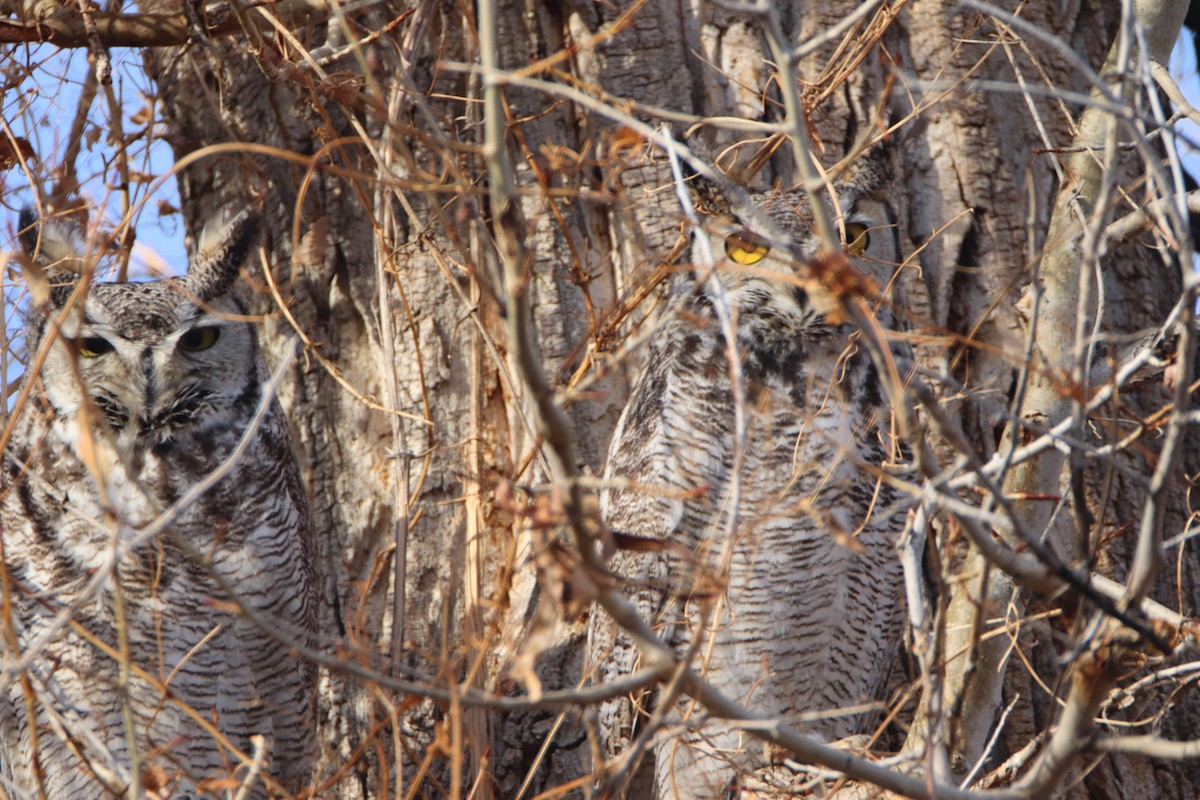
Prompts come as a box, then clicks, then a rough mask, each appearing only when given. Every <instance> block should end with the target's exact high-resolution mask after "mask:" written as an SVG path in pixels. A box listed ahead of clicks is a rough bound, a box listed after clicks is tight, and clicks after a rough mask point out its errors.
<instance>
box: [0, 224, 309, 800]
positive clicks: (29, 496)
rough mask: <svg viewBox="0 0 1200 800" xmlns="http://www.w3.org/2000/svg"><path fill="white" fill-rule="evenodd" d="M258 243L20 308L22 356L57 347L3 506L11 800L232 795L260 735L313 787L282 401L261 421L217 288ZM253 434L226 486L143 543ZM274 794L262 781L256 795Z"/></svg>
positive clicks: (254, 359)
mask: <svg viewBox="0 0 1200 800" xmlns="http://www.w3.org/2000/svg"><path fill="white" fill-rule="evenodd" d="M238 222H239V223H240V224H242V225H243V226H245V224H246V223H247V220H245V219H241V218H239V221H238ZM250 222H253V220H250ZM249 235H250V232H248V231H245V230H237V229H235V228H234V227H233V226H231V228H230V230H229V231H228V232H227V235H226V238H227V239H229V241H228V245H229V248H228V250H227V251H223V252H221V253H219V254H218V256H219V257H217V258H215V259H214V260H212V261H211V263H204V264H200V265H197V264H193V268H192V271H191V274H189V275H188V276H187V277H183V278H176V279H170V280H164V281H156V282H151V283H144V284H103V283H98V284H94V285H92V286H90V287H87V292H86V295H85V296H84V297H83V298H82V299H81V300H80V301H78V302H76V303H75V306H74V308H73V310H69V311H67V312H66V313H65V314H64V307H65V306H64V302H65V298H66V296H67V295H68V294H69V293H70V291H71V290H73V289H74V288H75V285H73V284H68V285H67V286H66V287H60V288H61V291H60V290H56V291H55V292H54V293H53V294H52V297H51V299H50V300H49V302H48V303H46V304H45V305H44V306H43V307H41V308H37V309H34V310H33V311H32V312H31V314H30V320H29V330H28V333H27V337H28V339H27V341H28V343H29V350H30V352H31V353H32V352H36V349H37V348H38V347H39V346H40V345H42V344H43V342H47V340H49V341H48V349H47V350H46V360H45V363H44V365H43V367H42V369H41V370H40V372H39V373H38V374H37V375H32V374H30V375H29V376H28V377H27V379H28V380H33V381H35V382H36V383H35V390H34V392H33V393H32V395H31V400H30V402H29V403H27V404H26V405H25V407H24V408H23V409H21V410H20V411H19V417H18V419H17V420H16V425H15V428H14V432H13V435H12V438H11V440H10V442H9V444H8V446H7V448H6V449H5V451H4V462H3V474H4V487H3V497H2V499H0V521H2V523H3V544H4V564H5V567H6V569H7V578H8V580H7V585H6V587H5V592H6V598H5V599H6V601H7V602H8V604H9V605H10V607H11V610H12V613H11V618H10V619H9V620H5V621H4V622H5V625H4V628H5V630H4V636H3V640H2V642H0V647H2V648H3V658H4V664H5V667H6V670H5V672H4V673H3V685H2V686H0V689H2V691H0V776H2V777H3V781H4V788H5V789H6V791H7V792H8V793H9V796H15V797H35V796H39V795H40V794H43V793H44V795H45V796H46V797H48V798H51V800H55V799H57V798H78V797H100V796H109V795H120V794H123V793H125V792H126V791H127V789H128V786H129V783H130V782H131V781H134V780H137V781H139V782H140V783H141V784H142V785H143V787H145V791H146V793H147V794H148V795H149V796H151V797H176V798H177V797H193V796H200V795H201V794H205V793H206V791H213V790H220V791H221V792H222V793H224V791H225V790H228V789H231V788H232V789H234V790H236V788H237V786H238V782H240V781H241V780H242V779H244V778H245V776H246V774H247V771H248V760H249V758H250V757H251V756H252V754H253V749H254V747H253V744H252V738H251V737H254V736H262V737H263V739H264V742H265V748H266V749H265V754H266V757H267V762H266V769H265V772H266V773H269V774H270V775H271V776H272V777H274V778H275V779H276V780H278V781H279V782H281V783H282V784H283V785H284V786H285V787H288V788H289V789H291V790H296V789H299V788H301V787H302V786H303V785H304V784H305V783H306V782H307V780H308V777H309V771H310V764H311V757H312V755H313V754H312V753H311V752H310V749H311V746H312V741H313V735H312V729H313V727H312V726H313V715H312V710H311V703H312V695H313V686H314V679H315V674H314V670H313V668H312V666H311V665H310V664H307V663H304V662H303V661H302V660H301V659H299V658H298V657H297V656H296V655H295V654H294V653H289V650H288V647H287V646H286V645H285V644H283V643H281V642H280V641H279V638H283V639H284V640H285V641H286V640H290V641H295V642H299V643H302V644H309V643H310V637H311V635H312V631H313V629H314V625H315V620H316V610H317V609H316V595H315V593H314V587H315V585H316V580H315V576H314V555H313V550H314V548H313V541H312V532H311V529H310V524H309V512H308V505H307V499H306V495H305V490H304V486H303V483H302V480H301V477H300V472H299V469H298V466H297V463H296V461H295V458H294V456H293V454H292V451H291V447H290V442H289V435H288V429H287V424H286V420H285V419H284V417H283V414H282V411H281V409H280V408H279V406H278V405H277V404H276V403H275V402H274V401H272V402H271V403H270V406H269V408H268V409H267V410H266V413H265V415H264V416H263V417H262V418H261V421H260V424H258V425H257V426H256V427H254V426H252V425H251V422H252V420H253V418H254V416H255V413H256V410H257V409H258V408H259V405H260V402H261V400H262V397H263V386H264V384H265V382H266V381H267V378H268V376H267V374H266V370H265V367H264V364H263V361H262V357H261V354H260V351H259V347H258V344H257V342H256V340H255V335H254V330H253V328H252V326H251V325H250V324H249V323H248V322H246V321H244V320H245V315H246V309H245V307H244V306H243V305H242V304H241V302H240V301H239V300H238V299H237V298H236V297H234V296H233V295H232V294H229V293H228V289H229V284H230V283H231V282H232V279H231V278H230V279H229V280H224V279H221V280H217V279H215V278H214V276H213V275H212V274H205V273H212V272H214V271H224V272H226V273H228V272H229V271H232V273H233V277H236V270H237V268H238V266H240V263H241V259H242V258H243V257H244V253H245V250H246V247H247V244H246V241H244V239H245V237H247V236H249ZM198 267H199V268H198ZM201 281H203V283H201ZM205 286H215V287H217V288H216V291H217V292H218V293H217V294H208V293H207V290H205V289H204V288H203V287H205ZM198 289H199V290H201V292H203V293H201V292H198V291H197V290H198ZM238 317H241V319H238ZM244 436H245V437H248V440H249V441H248V443H247V447H246V449H245V451H244V452H243V453H242V454H241V455H240V457H239V458H238V459H237V460H236V461H235V462H233V463H232V466H231V469H230V471H229V472H228V473H227V474H226V475H225V476H224V477H222V478H221V479H220V480H218V481H216V483H215V484H214V485H213V486H212V487H211V488H210V489H208V490H207V491H206V492H204V493H203V494H201V495H200V496H199V498H198V499H197V500H195V502H193V503H191V504H184V505H181V506H178V507H177V508H176V509H175V511H176V512H177V516H176V517H175V518H174V519H173V521H172V522H171V523H170V524H169V525H167V526H166V527H165V529H163V530H162V531H160V532H158V533H157V534H154V531H153V530H150V531H149V533H150V534H151V535H148V536H147V535H146V534H147V529H148V528H150V526H152V525H155V524H156V523H157V521H158V520H159V519H160V515H161V514H162V513H163V512H164V511H165V510H167V509H171V508H172V506H173V504H176V503H178V502H179V501H180V500H181V498H184V497H185V495H187V494H188V492H189V491H190V490H191V489H192V488H193V487H194V486H195V485H196V484H197V483H198V482H200V481H202V480H204V479H205V478H206V476H208V475H209V474H210V473H212V472H213V471H214V470H216V469H217V468H218V467H220V466H221V465H222V464H223V463H224V462H225V461H226V460H227V459H228V458H230V456H231V454H232V453H233V451H234V449H235V447H237V445H238V443H239V441H241V439H242V438H243V437H244ZM118 543H119V544H120V546H121V548H122V552H123V553H124V555H123V557H122V558H120V560H119V561H117V562H116V563H115V565H114V564H113V561H114V553H115V552H116V550H115V546H116V545H117V544H118ZM243 608H244V609H249V610H251V611H252V612H254V616H257V617H259V618H260V619H262V620H265V621H267V622H268V623H269V624H270V625H271V626H272V627H273V628H274V629H275V631H276V632H278V633H279V634H282V637H278V636H273V635H271V634H269V633H268V632H266V631H264V630H263V629H262V628H261V627H260V626H259V625H257V624H256V623H255V622H254V621H252V620H251V619H249V618H248V615H246V614H243V613H239V610H240V609H243ZM122 650H126V654H123V653H122ZM122 663H126V664H128V667H129V669H128V674H127V675H123V674H122V668H121V665H122ZM135 764H137V765H138V766H139V770H138V773H139V774H133V768H134V765H135ZM267 794H268V792H267V791H266V789H265V788H264V786H263V782H262V780H261V778H260V779H259V781H258V782H257V784H256V787H255V789H254V790H253V791H252V792H251V793H250V796H251V797H266V796H267Z"/></svg>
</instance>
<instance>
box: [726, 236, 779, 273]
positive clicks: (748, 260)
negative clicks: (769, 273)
mask: <svg viewBox="0 0 1200 800" xmlns="http://www.w3.org/2000/svg"><path fill="white" fill-rule="evenodd" d="M769 252H771V248H770V246H769V245H768V244H767V243H766V242H764V241H763V240H762V239H760V238H759V237H758V236H756V235H755V234H754V233H752V232H750V231H746V230H742V231H738V232H737V233H731V234H729V235H728V236H726V237H725V255H727V256H729V260H730V261H734V262H737V263H738V264H745V265H747V266H749V265H750V264H757V263H758V262H759V261H762V260H763V258H765V257H766V255H767V253H769Z"/></svg>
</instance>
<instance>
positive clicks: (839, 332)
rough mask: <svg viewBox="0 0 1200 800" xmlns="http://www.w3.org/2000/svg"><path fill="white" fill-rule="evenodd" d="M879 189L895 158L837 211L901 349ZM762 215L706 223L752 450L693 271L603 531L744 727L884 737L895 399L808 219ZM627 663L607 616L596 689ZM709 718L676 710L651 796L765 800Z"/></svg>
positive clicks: (745, 744)
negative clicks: (843, 318) (841, 307)
mask: <svg viewBox="0 0 1200 800" xmlns="http://www.w3.org/2000/svg"><path fill="white" fill-rule="evenodd" d="M886 174H887V168H886V155H885V154H882V153H878V154H874V155H872V156H871V157H869V158H865V159H863V160H862V161H861V162H860V163H859V165H858V166H857V167H856V168H854V169H852V171H851V173H850V176H849V178H848V179H847V180H846V181H845V182H842V183H840V184H837V185H835V186H834V187H833V189H834V192H833V193H834V195H835V196H836V199H837V202H836V203H832V202H831V203H829V211H830V213H831V217H832V218H834V219H838V220H840V222H839V229H840V230H841V231H842V233H843V235H844V241H845V242H846V244H845V250H846V253H847V255H848V256H849V257H850V262H851V263H852V264H853V265H854V267H855V268H856V269H857V272H855V271H849V270H847V271H846V274H849V275H851V276H855V277H854V280H853V281H851V282H852V283H855V284H856V285H857V286H859V288H860V289H861V288H862V287H864V286H866V287H873V288H871V289H869V291H868V292H867V294H869V295H873V296H870V297H868V298H867V299H869V300H870V301H871V307H872V309H873V313H874V315H875V317H876V319H877V320H878V321H879V322H880V323H881V327H883V328H893V327H894V322H893V321H894V309H893V306H891V305H890V304H889V303H888V302H887V301H885V300H883V297H884V296H886V295H887V287H888V286H889V285H890V284H891V282H892V281H893V279H894V277H895V273H896V270H897V266H898V265H897V263H896V261H897V250H898V247H897V237H896V234H895V231H894V226H893V225H892V223H891V220H890V216H889V213H888V210H887V208H886V206H885V205H884V204H883V202H882V201H881V193H882V190H883V189H884V187H885V177H886ZM750 199H751V201H752V204H753V205H754V206H757V209H758V212H757V213H754V214H746V215H741V216H742V218H740V219H739V218H738V217H739V215H738V214H737V212H736V211H732V212H731V211H729V210H728V208H725V209H722V208H717V209H712V208H709V209H707V210H708V211H710V212H713V211H715V215H714V216H712V217H710V221H709V222H708V223H706V226H705V227H706V228H707V229H708V230H709V232H710V234H712V235H713V240H714V241H715V242H716V246H715V247H714V248H713V249H715V250H716V251H717V262H718V264H717V267H718V271H717V276H718V278H719V280H720V281H721V283H722V284H723V287H724V290H723V292H722V293H721V294H723V295H724V300H723V301H722V302H724V303H725V304H726V307H727V308H728V309H729V312H730V315H731V318H732V324H733V326H734V329H735V330H736V338H737V342H736V345H737V347H736V351H737V357H738V359H739V363H740V369H741V371H742V374H743V380H744V386H745V400H744V414H743V417H744V420H745V430H746V438H745V446H744V448H743V449H741V450H739V448H738V447H737V446H736V437H735V424H736V419H737V416H738V415H737V414H736V413H735V412H736V409H735V399H734V398H735V393H734V391H733V386H734V384H733V383H732V381H731V364H730V360H729V355H728V350H727V347H726V338H725V336H724V334H723V333H722V325H721V322H720V315H719V314H717V313H715V309H714V306H715V303H716V302H718V298H717V297H715V296H714V290H713V286H712V284H711V283H705V282H704V279H703V277H702V273H703V272H704V271H705V270H704V267H703V266H702V265H701V264H700V263H697V264H696V265H695V266H694V271H695V273H696V275H697V277H693V276H691V275H688V276H685V277H684V278H682V279H681V280H679V282H678V283H677V284H676V285H675V286H674V287H673V289H672V298H673V302H672V303H671V307H672V309H673V310H672V312H670V313H669V316H668V318H667V319H665V320H664V321H663V322H661V323H660V324H661V328H660V330H658V331H657V332H656V335H655V336H654V338H653V343H652V344H651V346H650V350H649V355H648V358H647V365H646V367H645V369H644V371H643V373H642V374H641V376H640V377H639V379H638V380H637V382H636V385H635V387H634V389H633V392H632V395H631V397H630V399H629V402H628V404H627V405H626V406H625V409H624V412H623V413H622V415H621V418H620V421H619V422H618V423H617V427H616V431H615V432H614V434H613V439H612V443H611V446H610V448H609V451H608V462H607V467H606V469H605V479H606V489H605V490H604V491H603V493H602V496H601V501H600V502H601V506H600V507H601V514H602V516H603V518H604V520H605V522H606V523H607V525H608V527H609V528H610V529H611V530H612V531H614V532H615V533H618V534H625V535H628V536H633V537H639V538H640V539H642V540H643V541H641V542H640V543H637V544H636V545H633V544H631V542H632V540H627V541H626V542H625V543H626V545H627V549H623V550H621V551H619V552H618V553H617V554H616V555H615V557H614V558H613V559H612V561H611V562H610V566H611V568H612V571H613V573H614V574H615V575H616V576H619V578H620V579H621V580H622V581H623V583H624V585H625V586H626V588H627V591H628V593H629V594H630V595H631V596H632V598H633V600H634V602H635V604H636V605H637V607H638V609H639V610H640V612H641V613H642V614H643V616H644V617H645V618H646V619H648V620H649V621H651V622H652V623H653V624H654V625H655V626H656V628H657V629H658V630H659V632H660V634H661V635H662V636H663V637H664V638H665V639H666V640H667V641H668V642H669V643H671V644H672V645H674V646H675V648H676V650H677V652H679V653H680V654H681V655H682V654H683V653H685V652H687V651H689V649H690V651H691V656H692V658H693V659H694V660H693V662H692V664H693V666H694V667H695V668H696V669H697V670H698V671H700V672H701V673H702V674H703V675H704V676H705V677H706V678H707V679H708V680H709V681H711V682H712V683H713V684H714V685H715V686H716V687H717V688H718V689H720V690H721V691H723V692H725V693H726V694H727V695H729V696H731V697H733V698H734V699H736V700H738V701H740V702H742V703H745V704H746V705H747V706H749V707H751V708H753V709H756V710H758V711H760V712H764V713H766V714H768V715H771V716H774V717H778V718H780V719H781V720H783V721H784V722H785V723H786V724H790V725H794V726H797V727H799V728H800V729H802V730H804V731H806V732H808V733H811V734H813V735H816V736H819V737H822V738H825V739H827V740H834V739H841V738H846V737H849V736H853V735H856V734H858V733H860V732H863V731H865V730H866V729H867V728H868V726H870V725H872V724H873V723H874V722H875V721H877V720H878V718H879V717H878V714H872V713H863V710H862V708H861V707H862V706H863V704H864V703H866V704H868V705H869V704H870V703H871V701H877V700H879V699H880V695H881V693H882V691H883V689H884V684H885V681H886V678H887V675H888V673H889V670H890V666H891V664H892V663H893V661H894V659H895V656H896V655H897V653H898V649H899V644H900V641H901V633H902V611H903V605H902V603H903V578H902V571H901V565H900V561H899V559H898V557H897V554H896V552H895V551H894V547H895V545H896V540H897V538H898V533H899V526H898V523H897V521H896V520H888V519H882V514H881V513H880V511H881V509H883V508H885V507H887V506H888V505H889V504H890V500H891V498H892V491H891V490H890V489H889V487H888V485H887V484H886V483H884V482H882V481H881V480H880V474H881V472H880V470H881V467H882V466H883V465H884V464H885V463H886V462H888V460H889V459H892V458H894V451H895V445H894V442H893V440H892V438H891V436H890V433H889V425H888V423H889V415H888V411H887V407H886V406H887V403H886V397H887V395H886V392H885V389H884V383H883V381H884V380H885V378H881V376H880V374H879V372H878V371H877V368H876V365H875V363H873V362H872V359H871V358H870V357H869V355H868V353H867V352H866V348H865V347H864V346H863V342H862V341H861V338H860V337H861V336H862V332H861V331H858V330H857V329H856V328H855V327H854V326H852V325H849V324H845V323H841V324H836V323H835V322H834V321H833V320H834V319H835V318H834V317H831V316H829V312H830V311H834V310H836V309H835V305H836V303H835V302H833V301H831V300H830V296H829V289H830V287H829V286H825V287H823V288H822V287H818V286H817V285H816V284H818V283H820V278H821V276H819V275H817V274H816V272H817V270H818V267H817V266H815V264H816V262H814V261H813V259H814V258H815V257H816V256H818V253H819V251H820V250H821V247H820V243H819V242H818V241H817V237H816V235H815V234H814V232H813V230H812V214H811V209H810V207H809V205H808V201H807V200H806V199H805V198H804V197H803V196H802V195H799V194H795V193H788V192H776V193H771V194H764V195H756V196H754V197H752V198H750ZM707 205H712V204H711V203H710V204H707ZM718 205H720V203H718ZM726 205H728V204H726ZM702 210H705V209H702ZM756 217H757V219H758V220H759V221H758V222H756V221H755V218H756ZM764 220H765V222H764ZM767 223H769V224H767ZM767 227H769V228H771V229H772V230H773V233H772V234H771V235H770V236H768V235H766V232H765V228H767ZM772 238H775V239H776V241H774V242H772V241H770V239H772ZM722 241H723V243H724V252H721V248H720V243H721V242H722ZM693 255H694V256H697V257H696V258H694V261H697V262H699V261H700V260H701V259H700V258H699V257H698V254H697V253H696V251H695V250H694V251H693ZM836 261H837V259H834V260H833V262H830V261H829V260H828V259H827V260H826V262H827V265H828V264H829V263H836ZM841 263H842V264H843V265H845V264H846V262H844V261H843V262H841ZM863 276H865V277H866V278H867V280H865V281H864V280H862V278H863ZM843 283H844V282H843ZM860 296H861V295H860ZM889 350H890V351H893V352H891V353H890V355H891V356H893V359H892V363H893V364H899V365H900V366H899V369H900V370H901V371H902V370H903V368H904V367H903V365H904V364H906V363H910V362H911V357H910V356H908V357H906V346H905V345H904V344H902V343H899V342H896V343H894V344H893V345H892V346H891V347H889ZM895 374H897V373H895V372H894V373H893V375H895ZM644 540H650V541H644ZM618 541H620V540H619V539H618ZM655 541H657V542H659V544H657V545H656V544H655ZM647 551H649V552H647ZM636 656H637V652H636V649H635V647H634V645H633V643H632V641H631V640H630V638H629V637H628V636H627V635H625V634H624V633H622V632H621V631H619V630H618V629H617V628H616V627H615V626H614V624H613V623H612V621H611V620H609V619H608V618H607V617H605V616H604V615H602V614H600V613H599V612H596V615H595V616H594V617H593V620H592V623H591V629H590V631H589V663H590V664H591V665H592V667H594V673H593V675H594V679H595V680H597V681H598V682H603V683H608V682H611V681H615V680H619V679H620V677H621V676H623V675H627V674H629V673H630V672H632V671H633V670H634V668H635V666H636V665H635V663H634V662H635V660H636ZM653 705H654V701H653V700H652V699H651V698H650V697H649V696H648V695H642V696H640V697H632V698H624V699H622V700H619V701H614V702H610V703H608V704H606V705H604V706H602V707H601V709H600V728H601V737H602V740H603V742H602V744H603V747H602V752H603V753H604V754H605V755H606V756H608V757H612V756H615V755H618V754H620V752H621V751H622V749H623V748H625V747H626V746H627V745H628V743H629V742H630V740H631V737H633V736H635V735H637V733H638V732H639V728H640V727H641V725H642V723H643V722H644V720H645V718H646V715H647V714H648V713H649V712H650V711H651V710H652V706H653ZM855 706H858V707H859V708H858V709H857V710H855V709H854V707H855ZM702 715H703V709H701V708H698V707H692V706H689V702H688V700H687V698H686V697H682V698H681V699H680V701H679V702H678V703H677V704H676V709H675V712H674V715H673V716H668V717H667V719H668V720H671V719H674V720H675V721H676V722H678V721H679V720H680V717H681V716H684V717H687V720H686V723H685V726H684V728H683V732H682V733H679V734H678V735H676V736H673V737H669V738H665V740H663V743H662V744H661V745H660V746H659V747H658V749H657V752H656V756H655V758H656V764H655V784H656V790H655V796H656V797H660V798H666V797H678V798H716V797H729V796H736V793H737V791H738V787H750V786H753V785H757V786H758V787H759V789H758V790H757V791H755V792H751V791H749V789H748V788H747V790H746V794H745V795H744V796H750V795H751V794H752V795H753V796H755V797H762V796H769V795H770V794H771V793H772V788H771V787H772V785H773V784H775V785H778V782H779V781H780V779H781V776H782V771H780V770H772V769H770V768H769V764H768V763H767V761H766V760H764V755H763V747H762V745H761V744H759V743H756V742H754V741H753V740H751V739H750V738H749V737H748V736H746V735H744V734H742V733H739V732H738V731H736V730H735V729H733V728H731V727H729V726H728V725H726V724H723V723H719V722H715V721H713V722H705V721H704V720H703V716H702ZM668 730H669V728H668ZM656 733H657V735H658V736H659V737H660V738H661V737H662V735H663V730H661V729H660V730H659V731H657V732H656ZM614 763H615V762H614ZM773 773H778V774H774V775H773Z"/></svg>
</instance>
